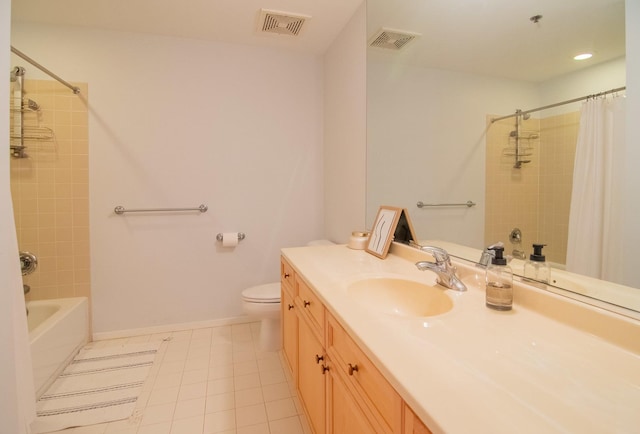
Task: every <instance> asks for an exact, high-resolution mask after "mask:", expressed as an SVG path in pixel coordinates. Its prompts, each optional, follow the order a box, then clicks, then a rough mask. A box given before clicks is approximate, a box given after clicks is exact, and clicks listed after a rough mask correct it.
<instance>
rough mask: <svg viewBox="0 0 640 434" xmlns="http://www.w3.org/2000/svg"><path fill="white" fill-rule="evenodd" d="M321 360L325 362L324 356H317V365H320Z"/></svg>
mask: <svg viewBox="0 0 640 434" xmlns="http://www.w3.org/2000/svg"><path fill="white" fill-rule="evenodd" d="M320 360H324V356H319V355H318V354H316V363H320Z"/></svg>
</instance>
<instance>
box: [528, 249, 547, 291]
mask: <svg viewBox="0 0 640 434" xmlns="http://www.w3.org/2000/svg"><path fill="white" fill-rule="evenodd" d="M544 246H546V244H534V245H533V253H532V254H531V255H529V260H528V261H527V262H526V263H525V264H524V277H525V278H527V279H533V280H537V281H539V282H544V283H549V277H550V274H551V267H549V264H548V263H547V262H545V257H544V255H543V254H542V248H543V247H544Z"/></svg>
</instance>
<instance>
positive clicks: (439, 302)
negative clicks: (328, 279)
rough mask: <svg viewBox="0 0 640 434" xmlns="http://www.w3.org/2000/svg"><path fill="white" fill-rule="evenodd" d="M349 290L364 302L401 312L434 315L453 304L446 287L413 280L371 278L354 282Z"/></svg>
mask: <svg viewBox="0 0 640 434" xmlns="http://www.w3.org/2000/svg"><path fill="white" fill-rule="evenodd" d="M347 291H348V293H349V294H350V295H351V296H353V297H354V298H355V299H356V300H357V301H358V302H359V303H361V304H362V305H364V306H366V307H369V308H371V309H374V310H376V311H378V312H381V313H387V314H391V315H397V316H404V317H424V316H434V315H440V314H443V313H446V312H448V311H450V310H451V309H452V308H453V301H452V300H451V299H450V298H449V297H448V296H447V294H445V289H444V288H443V287H441V286H438V285H425V284H424V283H420V282H415V281H413V280H405V279H394V278H370V279H364V280H359V281H357V282H354V283H352V284H350V285H349V287H348V289H347Z"/></svg>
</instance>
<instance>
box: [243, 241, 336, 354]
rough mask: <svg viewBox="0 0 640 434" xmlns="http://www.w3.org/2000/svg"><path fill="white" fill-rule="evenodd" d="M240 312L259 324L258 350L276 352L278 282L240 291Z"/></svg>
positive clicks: (279, 343)
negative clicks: (258, 321) (256, 320)
mask: <svg viewBox="0 0 640 434" xmlns="http://www.w3.org/2000/svg"><path fill="white" fill-rule="evenodd" d="M332 244H333V243H332V242H331V241H328V240H315V241H311V242H309V243H307V246H326V245H332ZM242 310H243V311H244V313H245V314H247V315H248V316H249V317H251V318H255V319H259V320H260V321H261V322H260V343H259V345H260V350H261V351H277V350H279V349H280V348H281V347H282V336H281V333H280V282H274V283H267V284H264V285H258V286H252V287H250V288H247V289H245V290H244V291H242Z"/></svg>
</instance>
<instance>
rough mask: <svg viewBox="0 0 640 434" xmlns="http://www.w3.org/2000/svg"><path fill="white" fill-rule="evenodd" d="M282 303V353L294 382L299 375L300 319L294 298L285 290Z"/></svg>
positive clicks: (282, 294)
mask: <svg viewBox="0 0 640 434" xmlns="http://www.w3.org/2000/svg"><path fill="white" fill-rule="evenodd" d="M281 297H282V303H281V310H282V353H283V355H284V359H285V360H286V362H287V364H288V367H289V372H290V373H291V377H292V378H293V379H294V381H296V380H297V375H298V317H297V315H296V307H295V306H294V304H293V298H291V296H290V295H289V293H288V292H287V291H285V290H284V288H283V289H282V291H281Z"/></svg>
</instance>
